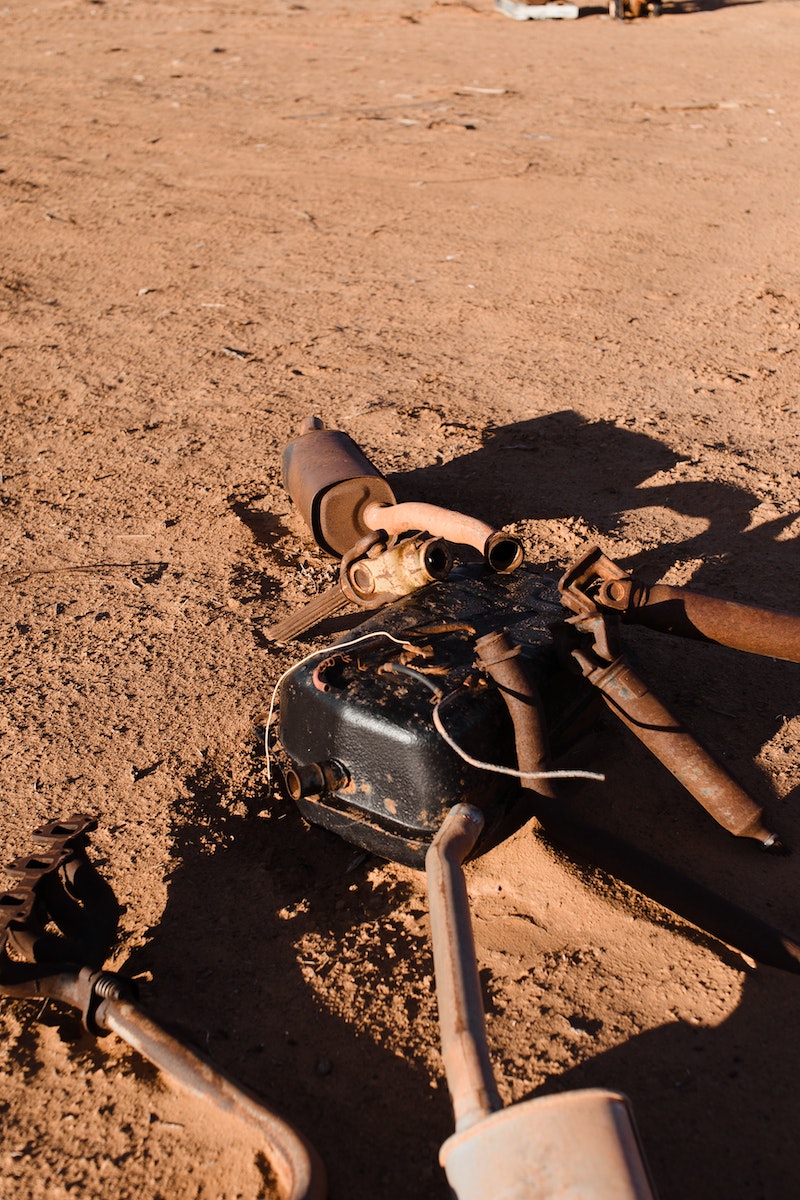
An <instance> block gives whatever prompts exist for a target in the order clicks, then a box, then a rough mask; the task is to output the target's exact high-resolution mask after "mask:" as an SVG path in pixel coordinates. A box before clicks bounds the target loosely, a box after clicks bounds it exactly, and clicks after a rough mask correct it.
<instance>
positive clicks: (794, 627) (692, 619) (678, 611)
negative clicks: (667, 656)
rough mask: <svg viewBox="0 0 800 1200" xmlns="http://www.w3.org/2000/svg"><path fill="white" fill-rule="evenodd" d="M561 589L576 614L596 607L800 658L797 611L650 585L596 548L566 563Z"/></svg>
mask: <svg viewBox="0 0 800 1200" xmlns="http://www.w3.org/2000/svg"><path fill="white" fill-rule="evenodd" d="M559 589H560V591H561V594H562V598H563V601H564V604H566V606H567V607H568V608H570V609H572V611H573V612H575V613H578V614H579V615H580V614H591V613H594V612H597V611H598V610H599V611H600V612H610V613H616V614H618V615H619V616H620V617H621V618H622V620H623V621H624V622H625V623H626V624H632V625H644V626H645V627H646V628H647V629H654V630H656V631H657V632H660V633H672V634H675V635H676V636H678V637H685V638H692V639H694V640H695V641H701V642H712V643H715V644H716V645H718V646H730V648H731V649H732V650H742V651H744V652H745V653H746V654H760V655H763V656H764V657H766V658H781V659H784V660H785V661H787V662H796V663H797V662H800V616H798V614H796V613H788V612H779V611H776V610H774V609H769V608H757V607H755V606H754V605H750V604H737V603H735V602H734V601H732V600H720V599H718V598H717V597H715V596H704V595H702V594H700V593H698V592H692V591H690V590H689V589H688V588H681V587H670V586H669V585H667V584H664V583H657V584H653V586H652V587H651V586H648V585H647V584H645V583H642V581H641V580H639V579H636V578H635V576H633V575H629V574H628V573H627V572H626V571H624V570H623V569H622V567H620V566H618V565H617V563H615V562H614V561H613V559H611V558H609V557H608V555H606V554H603V552H602V550H601V549H600V547H599V546H590V547H589V549H588V550H586V551H585V552H584V553H583V554H581V555H580V556H579V557H578V558H577V559H575V561H574V562H572V563H571V564H570V565H569V567H568V568H567V570H566V572H565V573H564V575H563V576H562V579H561V582H560V583H559Z"/></svg>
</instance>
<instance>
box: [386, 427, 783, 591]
mask: <svg viewBox="0 0 800 1200" xmlns="http://www.w3.org/2000/svg"><path fill="white" fill-rule="evenodd" d="M483 439H484V440H483V446H482V448H481V449H480V450H479V451H476V452H474V453H472V454H467V455H464V456H462V457H460V458H456V459H453V460H451V461H450V462H447V463H439V464H437V465H432V466H429V467H422V468H418V469H417V470H414V471H409V472H406V473H405V474H403V475H394V476H390V482H391V484H392V487H393V489H394V490H395V492H396V494H397V497H398V499H399V500H411V499H414V500H426V501H429V502H431V503H435V504H442V505H445V506H446V507H449V508H456V509H460V510H461V511H463V512H466V513H469V514H471V515H474V516H480V517H482V518H483V519H484V520H489V521H490V522H491V523H492V524H495V525H507V524H511V523H513V522H515V521H519V520H523V519H525V518H535V519H537V520H556V519H560V520H564V519H568V518H575V517H580V518H583V520H585V521H586V522H587V523H588V524H589V525H590V526H592V527H593V528H594V529H595V530H596V531H597V533H598V536H599V537H600V539H601V540H603V541H604V542H605V544H606V547H607V549H608V550H609V552H610V553H611V555H612V556H614V548H613V539H614V536H615V535H616V534H618V533H619V531H620V523H621V520H622V518H623V516H624V514H626V513H628V512H631V511H636V510H637V509H644V508H651V507H660V506H663V507H666V508H669V509H673V510H674V511H675V512H677V513H679V514H683V515H685V516H687V517H693V518H702V519H705V520H706V521H707V522H708V527H707V528H706V529H704V530H703V531H702V532H701V533H698V534H696V535H694V536H692V537H689V538H686V539H685V540H684V541H682V542H680V543H678V544H671V545H669V546H665V547H663V548H660V549H657V550H654V551H648V552H647V554H641V555H636V556H632V557H631V558H629V559H625V558H624V557H623V558H620V560H619V561H620V562H621V564H622V565H623V566H628V567H635V566H636V567H638V566H639V565H640V564H645V565H646V566H647V567H648V570H649V571H650V573H651V574H652V576H653V577H654V578H655V577H656V576H657V575H658V574H659V573H660V572H662V571H663V570H665V569H666V568H667V567H668V566H670V565H671V564H672V563H673V562H674V561H675V559H676V558H677V557H680V558H682V559H688V558H698V559H702V560H703V563H702V566H701V567H700V568H699V570H698V572H697V574H696V576H695V580H694V582H695V583H698V584H702V585H703V586H705V587H706V590H711V587H712V586H713V585H714V584H715V583H716V582H718V581H719V580H721V579H723V578H724V577H725V575H726V573H728V568H727V566H726V567H725V568H724V569H722V568H721V564H722V563H727V561H728V560H730V561H731V563H732V564H733V570H735V582H736V586H737V589H738V590H739V591H740V592H741V595H739V596H738V597H737V598H738V599H742V600H746V599H748V598H749V599H750V600H751V601H752V602H761V603H771V604H772V605H773V606H778V605H779V604H780V603H781V600H782V599H783V594H782V595H781V596H775V597H773V598H769V597H766V598H765V597H764V596H763V594H762V592H761V588H760V581H759V578H758V575H759V570H760V569H761V568H762V567H763V565H764V559H765V557H766V556H767V555H769V558H770V560H771V565H772V566H773V567H774V566H775V564H776V560H780V561H782V563H783V564H784V571H785V577H786V582H787V585H788V586H787V588H786V591H788V592H789V593H790V594H792V593H794V594H796V590H797V583H798V582H800V572H799V571H798V566H797V554H796V551H795V547H794V545H793V543H792V542H791V541H787V542H778V541H776V537H777V535H778V534H779V533H781V531H782V530H783V529H784V528H785V527H786V526H788V525H789V524H790V523H791V522H792V521H793V520H794V519H795V517H796V516H797V513H792V514H789V515H787V516H786V517H783V518H781V519H780V520H776V521H773V522H769V523H767V524H764V525H760V526H758V527H757V528H756V529H753V530H750V531H748V529H747V527H748V525H749V521H750V513H751V511H752V509H753V508H754V507H755V506H756V505H757V504H758V503H759V499H758V498H757V497H756V496H754V495H753V494H752V493H751V492H749V491H747V490H746V489H745V488H742V487H737V486H735V485H733V484H728V483H723V482H716V481H705V480H702V481H696V482H695V481H686V482H681V481H679V480H678V481H674V482H673V481H669V482H666V483H663V484H648V483H647V481H648V479H650V478H652V476H653V475H655V474H657V473H658V472H665V471H669V470H670V469H671V468H672V467H674V466H676V465H677V464H678V463H679V462H680V461H682V459H681V456H679V455H678V454H676V453H675V452H674V451H672V450H671V449H670V448H669V447H668V446H665V445H664V444H663V443H662V442H661V441H659V440H658V439H657V438H656V437H652V436H650V435H648V434H643V433H638V432H636V431H634V430H631V429H627V428H625V427H624V426H622V425H618V424H616V423H615V422H613V421H589V420H586V419H585V418H584V417H582V416H581V414H580V413H577V412H575V411H574V410H571V409H567V410H564V411H561V412H555V413H548V414H547V415H545V416H542V417H536V418H533V419H531V420H528V421H518V422H515V423H514V424H512V425H505V426H496V427H489V428H487V429H486V431H485V432H484V435H483ZM606 539H607V542H606ZM556 565H563V564H556ZM731 574H732V572H731Z"/></svg>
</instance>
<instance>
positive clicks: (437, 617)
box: [278, 567, 596, 867]
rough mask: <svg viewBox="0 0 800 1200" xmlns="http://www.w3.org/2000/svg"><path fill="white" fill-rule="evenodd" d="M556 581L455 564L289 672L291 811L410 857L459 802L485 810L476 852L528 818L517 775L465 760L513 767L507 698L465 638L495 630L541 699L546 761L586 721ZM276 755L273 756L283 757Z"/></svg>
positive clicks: (285, 720)
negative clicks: (566, 649) (445, 576)
mask: <svg viewBox="0 0 800 1200" xmlns="http://www.w3.org/2000/svg"><path fill="white" fill-rule="evenodd" d="M562 622H563V609H562V607H561V603H560V598H559V594H558V588H557V585H556V583H555V582H554V581H553V580H551V579H550V578H548V577H547V576H545V575H542V574H537V573H536V572H534V571H532V570H528V569H527V568H523V569H521V570H519V571H517V572H515V573H514V574H512V575H503V576H499V575H496V574H494V573H491V572H487V571H485V570H483V569H482V568H480V567H476V568H471V567H463V568H460V569H459V570H458V571H456V572H455V573H454V574H453V575H452V576H451V577H450V579H449V580H448V581H447V582H446V583H434V584H431V585H430V586H428V587H426V588H423V589H422V590H420V591H418V592H416V593H415V594H414V595H413V596H409V597H407V598H405V599H403V600H400V601H398V602H396V603H395V604H392V605H389V606H388V607H387V608H385V609H383V611H381V612H380V613H379V614H376V615H375V616H374V617H372V618H371V619H369V620H367V621H365V622H364V623H362V624H360V625H359V626H358V629H357V630H356V631H355V634H354V635H353V637H352V638H342V639H340V641H339V642H337V643H335V644H334V645H333V646H332V647H331V649H330V651H329V652H328V653H327V654H326V656H325V657H324V658H322V659H320V658H316V659H313V660H312V661H309V662H304V663H302V664H300V665H299V666H297V667H296V668H295V669H294V670H293V671H291V672H290V673H289V675H288V676H287V678H286V679H285V680H284V682H283V685H282V688H281V693H280V725H279V744H280V750H282V752H283V754H282V756H279V759H278V768H279V771H280V773H281V775H282V778H283V783H284V787H285V791H286V793H287V794H288V795H289V796H290V797H291V799H292V800H294V801H295V802H296V803H297V805H298V807H299V809H300V811H301V813H302V814H303V816H304V817H305V818H306V819H307V820H309V821H310V822H312V823H314V824H317V825H322V826H324V827H325V828H327V829H329V830H331V831H333V832H335V833H337V834H338V835H339V836H341V837H343V838H345V839H346V840H347V841H349V842H352V843H354V844H355V845H357V846H360V847H362V848H363V849H365V850H368V851H370V852H371V853H374V854H377V855H379V856H380V857H383V858H389V859H393V860H395V861H398V862H403V863H406V864H407V865H412V866H417V867H421V866H423V864H424V858H425V852H426V850H427V848H428V846H429V845H430V843H431V841H432V839H433V838H434V836H435V834H436V833H437V831H438V830H439V828H440V827H441V824H442V821H443V819H444V817H445V815H446V813H447V812H448V811H449V809H450V808H451V807H452V806H453V804H455V803H457V802H462V801H463V802H465V803H469V804H473V805H475V806H476V807H477V808H479V809H480V810H481V811H482V813H483V814H484V819H485V830H484V833H483V835H482V837H481V840H480V842H479V844H478V846H477V848H476V852H477V853H481V852H482V851H483V850H485V849H487V848H488V847H489V846H490V845H492V844H494V843H495V842H496V841H498V840H499V839H500V838H502V837H504V836H506V835H507V834H508V833H509V832H510V831H511V830H512V829H513V828H514V827H515V826H516V825H518V824H520V823H521V822H522V821H523V820H525V819H526V818H527V817H528V816H529V815H530V805H529V802H528V803H525V801H524V800H522V799H521V793H520V787H519V781H518V780H517V779H516V778H514V777H511V776H508V775H501V774H498V773H494V772H489V771H486V770H483V769H481V768H479V767H476V766H473V765H471V764H470V763H469V762H467V761H465V760H464V758H462V757H461V756H460V755H459V754H458V753H457V752H456V750H454V749H453V748H452V747H451V746H450V745H448V743H447V741H446V740H445V738H444V737H443V736H442V734H441V733H440V732H439V731H438V730H437V729H436V727H435V725H434V722H433V720H432V713H433V708H434V706H436V705H438V708H439V713H440V721H441V724H442V725H444V726H445V727H446V732H447V734H448V735H449V737H450V738H451V739H452V741H454V742H455V743H456V745H457V746H458V747H461V748H463V750H465V751H467V753H468V754H469V756H471V757H472V758H474V759H477V760H479V761H482V762H488V763H491V764H498V765H500V766H503V767H506V768H509V769H513V768H515V767H516V753H515V742H514V730H513V727H512V723H511V720H510V718H509V713H508V707H507V705H506V703H505V701H504V699H503V697H502V696H501V694H500V693H499V691H498V690H497V688H496V687H495V686H494V685H492V684H491V683H490V681H489V680H488V678H487V676H486V674H485V673H484V672H483V671H481V670H480V669H478V668H476V649H475V645H476V641H478V640H479V639H480V638H481V637H483V636H485V635H487V634H489V633H492V632H493V631H495V630H501V629H507V630H508V631H509V633H510V636H511V639H512V640H513V642H514V643H516V644H518V645H519V646H520V647H521V651H520V652H521V655H522V657H523V660H524V662H525V665H526V668H527V670H528V673H529V674H530V676H531V678H532V679H533V680H534V681H535V684H536V685H537V687H538V689H539V691H540V694H541V700H542V707H543V710H544V718H545V726H546V729H547V733H548V741H549V750H548V751H547V752H546V753H547V757H549V758H551V759H558V758H559V757H560V756H561V755H562V754H563V753H564V751H565V750H566V749H567V748H568V747H569V746H570V744H571V743H572V742H573V741H574V740H575V739H576V737H577V736H578V735H579V733H580V731H581V730H582V729H583V728H585V726H586V725H587V723H588V720H587V718H588V710H589V708H590V707H593V706H594V705H595V703H596V701H595V696H596V693H594V691H593V689H592V688H591V687H589V686H588V685H587V684H586V682H585V680H583V679H582V678H581V677H580V676H578V675H577V674H576V673H574V671H570V670H568V669H567V663H568V662H569V659H568V656H566V657H563V656H562V655H561V654H560V653H559V637H558V630H559V627H560V626H561V625H562ZM284 760H285V761H284Z"/></svg>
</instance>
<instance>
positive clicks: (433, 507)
mask: <svg viewBox="0 0 800 1200" xmlns="http://www.w3.org/2000/svg"><path fill="white" fill-rule="evenodd" d="M360 517H361V520H362V522H363V523H364V525H366V527H367V529H373V530H378V529H385V530H386V532H387V533H388V534H389V535H390V536H392V537H397V536H399V535H400V534H402V533H409V532H410V531H411V530H416V529H420V530H423V529H424V530H426V531H427V532H428V533H431V534H433V536H434V537H440V538H444V539H445V541H447V542H455V543H456V544H457V545H461V546H472V547H473V548H474V549H475V550H478V551H479V552H480V553H481V554H482V555H483V556H484V558H485V559H486V561H487V563H488V564H489V566H490V567H491V568H492V569H493V570H494V571H497V572H499V573H501V574H505V573H507V572H509V571H514V570H516V568H517V567H518V566H519V565H520V563H521V562H522V557H523V553H522V546H521V545H520V543H519V541H518V540H517V538H515V537H512V535H511V534H508V533H503V532H502V530H498V529H495V528H494V527H493V526H491V525H487V524H486V522H485V521H479V520H478V518H477V517H468V516H466V515H465V514H464V513H459V512H453V510H452V509H449V508H440V507H439V505H438V504H423V503H421V502H418V501H407V502H406V503H404V504H381V503H380V502H377V501H374V502H372V503H370V504H367V505H366V507H365V508H364V509H362V511H361V514H360Z"/></svg>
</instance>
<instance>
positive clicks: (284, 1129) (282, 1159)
mask: <svg viewBox="0 0 800 1200" xmlns="http://www.w3.org/2000/svg"><path fill="white" fill-rule="evenodd" d="M109 979H110V980H114V979H115V977H114V976H113V975H110V976H109ZM113 990H114V989H113V984H112V986H111V988H110V991H111V993H112V994H110V995H109V996H108V997H107V998H106V999H104V1000H102V1002H101V1003H100V1005H99V1006H98V1008H97V1010H96V1012H95V1021H96V1022H97V1025H98V1026H99V1028H100V1029H101V1030H109V1031H111V1032H113V1033H116V1034H117V1036H118V1037H121V1038H122V1039H123V1040H124V1041H126V1042H127V1043H128V1045H129V1046H132V1047H133V1049H134V1050H137V1051H138V1052H139V1054H141V1055H143V1057H144V1058H146V1059H149V1061H150V1062H151V1063H153V1064H154V1065H155V1066H157V1067H158V1068H159V1069H160V1070H161V1071H163V1072H164V1073H165V1074H166V1075H168V1076H169V1077H170V1078H171V1079H174V1080H175V1081H176V1083H178V1084H179V1085H180V1087H182V1088H183V1089H184V1090H185V1091H187V1092H189V1093H190V1095H192V1096H195V1097H196V1098H198V1099H201V1100H205V1101H206V1102H208V1103H210V1104H213V1105H214V1106H215V1107H216V1108H219V1109H221V1110H222V1111H223V1112H227V1113H230V1115H231V1116H232V1117H234V1118H236V1120H238V1121H240V1122H242V1123H243V1124H245V1125H249V1126H250V1127H251V1129H253V1130H255V1132H256V1133H257V1134H258V1135H259V1137H260V1139H261V1140H262V1141H263V1143H264V1145H265V1146H266V1151H267V1153H266V1157H267V1160H268V1162H269V1165H270V1167H271V1168H272V1170H273V1171H274V1172H275V1177H276V1179H277V1182H278V1187H279V1189H280V1193H281V1196H282V1197H285V1200H324V1198H325V1196H326V1194H327V1193H326V1185H325V1169H324V1167H323V1165H322V1162H321V1160H320V1158H319V1156H318V1155H317V1152H316V1150H315V1149H314V1148H313V1146H311V1145H310V1143H309V1142H307V1141H306V1140H305V1138H304V1137H302V1135H301V1134H300V1133H298V1131H297V1130H296V1129H294V1128H292V1126H291V1125H289V1124H288V1123H287V1122H286V1121H284V1120H282V1118H281V1117H279V1116H278V1115H277V1114H276V1113H274V1112H271V1111H270V1110H269V1109H267V1108H265V1107H264V1105H263V1104H262V1103H261V1102H260V1101H259V1100H258V1099H257V1098H256V1097H255V1096H253V1095H250V1094H249V1093H248V1092H246V1091H245V1090H244V1089H243V1088H241V1087H240V1086H239V1085H238V1084H236V1083H234V1082H233V1081H232V1080H231V1079H228V1078H227V1077H226V1076H225V1075H223V1074H222V1072H220V1071H219V1070H217V1068H216V1067H212V1066H211V1064H210V1063H209V1062H207V1061H206V1059H204V1058H201V1056H200V1055H199V1054H195V1053H194V1052H193V1051H192V1050H191V1049H190V1048H189V1047H188V1046H186V1045H184V1044H183V1043H182V1042H180V1041H178V1040H177V1038H174V1037H172V1036H171V1035H170V1034H168V1033H167V1032H166V1030H165V1029H163V1028H162V1027H161V1026H160V1025H159V1024H157V1022H155V1021H153V1020H151V1019H150V1017H148V1015H147V1014H146V1013H145V1012H144V1011H143V1010H142V1009H141V1008H140V1007H139V1006H138V1005H137V1004H134V1003H133V1002H132V1001H131V1000H127V999H122V998H118V997H117V996H115V995H114V994H113Z"/></svg>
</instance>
